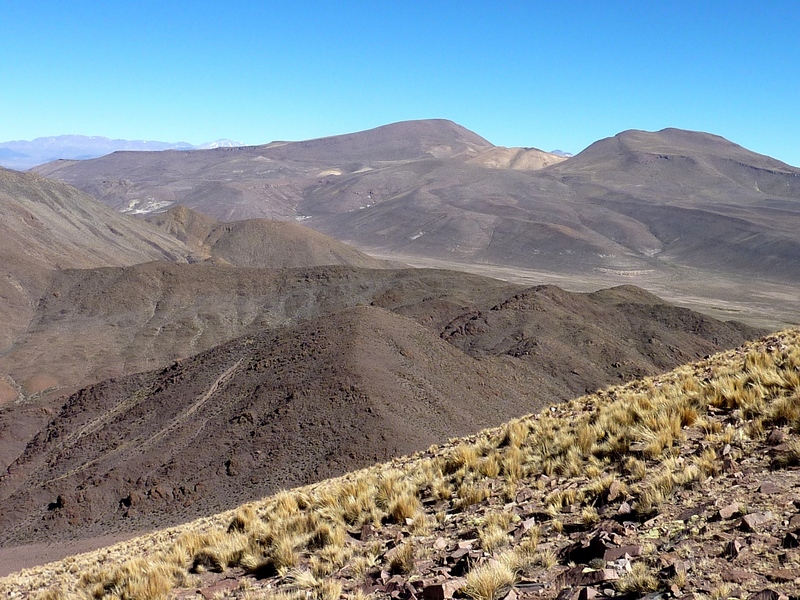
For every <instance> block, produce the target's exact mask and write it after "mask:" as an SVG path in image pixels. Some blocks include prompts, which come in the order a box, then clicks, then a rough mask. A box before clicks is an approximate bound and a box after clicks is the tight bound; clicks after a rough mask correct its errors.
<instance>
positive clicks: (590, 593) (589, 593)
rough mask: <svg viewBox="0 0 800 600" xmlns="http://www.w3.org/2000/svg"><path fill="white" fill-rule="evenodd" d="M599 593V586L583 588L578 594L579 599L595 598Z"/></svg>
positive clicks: (588, 599) (589, 599) (590, 599)
mask: <svg viewBox="0 0 800 600" xmlns="http://www.w3.org/2000/svg"><path fill="white" fill-rule="evenodd" d="M599 594H600V592H598V591H597V588H593V587H585V588H581V593H580V594H579V595H578V600H594V599H595V598H597V596H598V595H599Z"/></svg>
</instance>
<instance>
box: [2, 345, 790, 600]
mask: <svg viewBox="0 0 800 600" xmlns="http://www.w3.org/2000/svg"><path fill="white" fill-rule="evenodd" d="M775 427H781V428H783V430H784V431H786V432H788V433H787V434H786V435H788V439H787V440H786V441H785V443H784V444H782V446H781V449H782V450H781V452H780V453H778V454H776V455H775V457H774V459H773V462H772V466H773V468H787V467H795V466H798V465H800V438H798V437H797V435H798V434H800V332H798V331H787V332H783V333H781V334H777V335H775V336H771V337H769V338H766V339H765V340H761V341H759V342H754V343H752V344H749V345H747V346H745V347H744V348H743V349H740V350H736V351H731V352H727V353H722V354H720V355H717V356H715V357H711V358H709V359H707V360H704V361H701V362H698V363H695V364H692V365H685V366H683V367H680V368H678V369H676V370H674V371H672V372H671V373H667V374H665V375H662V376H658V377H652V378H647V379H644V380H641V381H637V382H633V383H629V384H626V385H622V386H618V387H614V388H609V389H606V390H602V391H599V392H597V393H595V394H592V395H589V396H584V397H581V398H577V399H575V400H573V401H571V402H567V403H565V404H563V405H557V406H553V407H549V408H548V409H547V410H545V411H544V412H543V413H541V414H539V415H530V416H527V417H523V418H521V419H516V420H514V421H511V422H509V423H507V424H505V425H503V426H501V427H499V428H496V429H492V430H487V431H484V432H481V433H479V434H476V435H474V436H470V437H468V438H464V439H460V440H453V441H451V442H450V443H449V444H445V445H442V446H441V447H434V448H431V449H430V450H429V451H428V452H423V453H420V454H418V455H415V456H412V457H406V458H400V459H396V460H394V461H392V462H391V463H388V464H384V465H376V466H374V467H371V468H368V469H364V470H362V471H358V472H354V473H350V474H347V475H345V476H343V477H340V478H337V479H332V480H328V481H325V482H321V483H318V484H314V485H310V486H306V487H303V488H299V489H296V490H288V491H282V492H280V493H278V494H275V495H274V496H271V497H269V498H266V499H264V500H262V501H259V502H253V503H249V504H247V505H245V506H242V507H240V508H239V509H237V510H235V511H229V512H227V513H222V514H220V515H215V516H213V517H209V518H206V519H201V520H198V521H195V522H193V523H189V524H186V525H184V526H182V527H178V528H173V529H169V530H165V531H162V532H157V533H155V534H152V535H150V536H145V537H143V538H139V539H137V540H133V541H131V542H126V543H123V544H119V545H117V546H115V547H112V548H110V549H106V550H103V551H101V552H103V560H102V562H101V561H99V560H98V556H99V555H98V553H90V554H87V555H84V556H79V557H72V558H71V559H69V560H65V561H62V562H61V563H58V564H55V565H48V566H45V567H40V568H37V569H32V570H29V571H25V572H22V573H19V574H15V575H12V576H9V577H7V578H5V579H3V580H0V592H3V593H6V595H8V590H13V591H22V592H25V593H32V592H34V591H37V590H38V591H43V590H45V589H52V590H53V591H51V592H46V593H44V594H43V595H42V596H41V597H44V598H96V599H102V598H109V599H111V598H116V599H122V598H137V599H141V600H146V599H149V598H162V597H165V595H166V594H168V593H169V592H170V590H172V589H174V588H176V587H181V586H184V585H187V582H189V581H190V580H191V577H193V576H194V575H193V574H194V573H201V572H204V571H211V572H215V571H225V570H228V569H231V568H233V567H238V568H241V569H244V570H245V571H246V572H248V573H253V574H256V575H258V576H259V577H266V578H271V579H270V581H271V582H272V583H271V585H274V586H275V587H274V588H273V589H271V591H270V595H269V596H268V597H270V598H286V599H288V598H293V597H295V596H297V590H298V589H299V588H303V589H305V590H307V591H308V592H309V593H308V594H306V595H304V596H303V597H314V598H318V599H319V600H336V599H338V598H340V597H342V596H343V595H347V597H352V598H354V599H361V598H363V594H361V592H359V591H358V590H357V589H356V588H355V587H347V586H345V587H344V588H343V587H342V581H344V579H343V578H345V575H342V573H346V574H348V575H347V577H356V578H358V577H362V578H363V577H364V576H365V574H366V573H368V572H370V571H372V570H375V569H377V570H383V569H385V570H389V571H391V572H393V573H399V574H403V575H408V574H411V573H415V571H416V567H417V564H418V561H420V560H425V558H426V557H427V556H428V554H429V552H430V551H431V546H432V545H433V541H434V540H435V539H436V537H437V536H446V535H449V534H452V533H453V531H455V532H456V533H461V532H462V531H461V530H464V529H467V528H474V531H475V533H474V535H475V537H477V538H478V540H477V542H476V546H479V547H480V549H481V550H482V551H483V552H484V554H483V556H481V557H479V559H478V560H477V561H473V563H472V565H471V569H470V570H469V572H468V573H467V585H466V587H465V589H464V590H463V591H464V592H465V593H466V594H468V595H469V596H471V597H472V598H474V599H475V600H496V599H497V598H499V597H501V596H502V595H503V594H505V593H506V592H507V591H508V589H509V588H510V587H511V586H512V585H513V583H514V582H515V581H516V579H517V577H518V574H519V573H521V572H525V573H529V572H530V573H545V572H548V571H549V570H551V569H553V568H554V567H555V566H556V565H557V564H558V561H559V553H558V552H557V551H556V543H559V544H562V545H563V544H566V543H568V538H567V537H566V534H565V532H567V531H569V530H568V529H567V528H568V527H572V528H573V529H574V528H575V527H586V528H589V527H592V526H593V525H594V524H596V523H598V521H599V520H600V519H601V518H603V517H602V516H601V515H602V514H603V510H605V508H604V507H605V505H606V504H608V503H611V502H615V503H616V504H617V505H619V504H620V503H622V502H623V501H624V502H625V504H626V505H627V506H628V510H630V511H631V513H630V517H629V518H631V519H638V520H640V521H643V520H645V519H647V518H649V517H651V516H652V515H655V514H656V513H658V511H659V510H660V509H661V507H662V506H663V505H665V503H668V502H670V501H671V500H672V499H673V498H674V496H675V494H676V492H677V491H679V490H691V489H693V487H694V486H697V485H699V484H700V483H703V484H704V485H705V484H707V483H708V482H709V481H711V480H713V479H714V478H717V477H719V476H720V475H721V468H722V464H723V457H724V456H727V457H728V459H730V458H731V457H734V456H741V455H742V454H743V453H744V452H745V450H743V448H745V447H753V445H754V444H756V445H757V444H763V441H764V439H765V437H766V434H767V432H768V431H769V430H771V429H773V428H775ZM748 444H750V446H747V445H748ZM737 453H738V454H737ZM762 454H764V453H763V452H762ZM520 493H521V494H523V496H522V497H524V498H526V499H527V500H526V502H527V503H529V505H530V506H533V507H535V508H536V514H537V515H538V516H537V519H539V520H540V521H541V522H537V523H536V525H533V526H531V524H530V523H527V524H525V527H526V529H525V533H524V535H521V536H520V535H516V536H514V535H510V533H509V532H510V531H511V530H514V527H512V525H514V526H515V527H519V526H520V525H519V517H518V516H517V515H516V514H515V512H514V507H515V506H517V500H516V499H517V497H518V494H520ZM612 498H613V500H612ZM626 514H627V513H626ZM547 515H549V517H550V519H549V520H548V516H547ZM362 526H364V527H366V526H369V527H371V528H373V529H374V530H376V532H377V533H376V538H375V540H374V541H373V542H370V543H365V542H360V543H358V542H356V540H355V538H353V537H352V535H350V534H348V532H351V534H352V532H354V531H360V530H361V528H362ZM459 528H461V529H459ZM384 529H385V530H386V531H391V532H392V534H391V535H392V536H394V537H393V539H394V540H395V541H399V540H402V541H399V542H398V545H397V546H396V547H394V548H393V549H392V550H391V551H389V552H387V542H386V541H385V540H382V538H381V531H382V530H384ZM543 537H546V538H548V540H549V542H548V543H547V544H540V538H543ZM388 547H391V546H388ZM787 560H788V559H787ZM674 583H676V584H682V583H684V582H683V581H681V580H680V578H679V576H676V581H675V582H674ZM661 585H666V582H663V581H660V580H658V579H657V578H656V577H655V576H654V575H653V573H652V571H651V570H650V569H649V568H648V567H647V564H646V562H644V560H640V561H638V562H635V563H634V565H633V570H632V571H631V572H630V573H629V574H628V575H627V576H626V577H625V578H623V579H621V580H620V581H619V582H618V586H617V587H618V589H619V590H620V591H636V592H645V591H652V590H654V589H657V588H658V587H659V586H661ZM259 593H261V592H259V591H258V590H255V589H254V590H247V591H246V594H249V596H248V597H251V598H257V597H260V596H258V594H259ZM263 597H267V596H263Z"/></svg>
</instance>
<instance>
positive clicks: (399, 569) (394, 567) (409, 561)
mask: <svg viewBox="0 0 800 600" xmlns="http://www.w3.org/2000/svg"><path fill="white" fill-rule="evenodd" d="M413 569H414V544H412V543H411V542H406V543H404V544H400V545H399V546H397V548H396V550H395V551H394V553H393V554H392V557H391V560H390V561H389V570H390V571H391V572H392V573H399V574H403V575H405V574H407V573H411V571H412V570H413Z"/></svg>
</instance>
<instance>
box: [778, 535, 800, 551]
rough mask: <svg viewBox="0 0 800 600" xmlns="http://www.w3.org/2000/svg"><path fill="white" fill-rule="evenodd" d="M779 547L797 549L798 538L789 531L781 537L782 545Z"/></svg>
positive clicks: (799, 544) (799, 540)
mask: <svg viewBox="0 0 800 600" xmlns="http://www.w3.org/2000/svg"><path fill="white" fill-rule="evenodd" d="M781 545H782V546H783V547H784V548H797V547H798V546H800V536H798V535H797V534H796V533H793V532H791V531H790V532H789V533H787V534H786V535H785V536H784V537H783V543H782V544H781Z"/></svg>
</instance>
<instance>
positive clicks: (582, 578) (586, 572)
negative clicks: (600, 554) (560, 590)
mask: <svg viewBox="0 0 800 600" xmlns="http://www.w3.org/2000/svg"><path fill="white" fill-rule="evenodd" d="M616 579H619V573H617V572H616V570H614V569H587V568H584V567H580V566H578V567H573V568H572V569H569V570H567V571H565V572H564V573H562V574H561V575H559V576H558V579H557V583H558V584H560V585H562V586H573V587H574V586H581V585H594V584H596V583H603V582H604V581H614V580H616Z"/></svg>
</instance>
